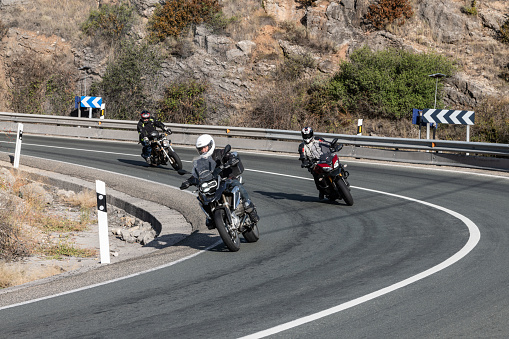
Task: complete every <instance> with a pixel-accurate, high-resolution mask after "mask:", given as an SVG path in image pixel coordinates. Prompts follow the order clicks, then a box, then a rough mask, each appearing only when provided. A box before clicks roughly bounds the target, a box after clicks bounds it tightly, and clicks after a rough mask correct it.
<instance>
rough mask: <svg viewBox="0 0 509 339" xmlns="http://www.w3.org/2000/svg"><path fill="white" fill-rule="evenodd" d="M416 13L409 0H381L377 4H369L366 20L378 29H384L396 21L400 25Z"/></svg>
mask: <svg viewBox="0 0 509 339" xmlns="http://www.w3.org/2000/svg"><path fill="white" fill-rule="evenodd" d="M412 15H414V12H413V10H412V7H411V6H410V4H409V3H408V0H380V1H379V2H378V3H377V4H372V5H370V6H369V9H368V13H367V14H366V20H367V21H368V22H370V23H371V24H372V25H373V26H374V27H375V28H377V29H384V28H385V27H386V26H387V25H390V24H392V23H393V22H396V23H397V24H398V26H402V25H403V24H404V23H405V19H409V18H411V17H412Z"/></svg>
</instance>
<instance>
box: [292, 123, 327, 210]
mask: <svg viewBox="0 0 509 339" xmlns="http://www.w3.org/2000/svg"><path fill="white" fill-rule="evenodd" d="M301 135H302V140H303V142H302V143H301V144H300V145H299V155H300V156H299V160H300V161H301V162H302V163H301V165H300V167H302V168H304V167H306V168H307V169H308V171H309V172H311V174H312V175H313V179H314V180H315V185H316V188H317V189H318V192H319V195H318V198H319V199H320V200H323V199H324V193H323V192H322V190H321V188H320V183H319V180H320V177H319V175H317V174H316V173H315V172H314V171H313V170H312V168H313V165H314V164H315V163H316V162H318V160H320V156H321V155H322V154H324V153H330V148H331V147H332V144H331V143H330V142H328V141H325V140H324V139H322V138H318V137H317V138H315V137H314V133H313V129H312V128H311V127H304V128H303V129H302V130H301Z"/></svg>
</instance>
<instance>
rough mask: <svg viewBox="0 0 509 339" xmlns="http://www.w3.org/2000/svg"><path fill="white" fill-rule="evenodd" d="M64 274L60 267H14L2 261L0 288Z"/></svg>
mask: <svg viewBox="0 0 509 339" xmlns="http://www.w3.org/2000/svg"><path fill="white" fill-rule="evenodd" d="M60 273H62V269H61V268H60V267H58V266H39V267H37V268H34V267H33V266H30V265H14V264H11V263H7V262H5V261H0V288H7V287H11V286H17V285H21V284H24V283H27V282H30V281H34V280H38V279H43V278H46V277H50V276H53V275H56V274H60Z"/></svg>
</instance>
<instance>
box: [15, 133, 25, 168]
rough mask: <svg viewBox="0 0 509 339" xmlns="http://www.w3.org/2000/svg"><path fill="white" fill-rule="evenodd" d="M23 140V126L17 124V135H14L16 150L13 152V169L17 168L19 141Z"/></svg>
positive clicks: (19, 150) (19, 154)
mask: <svg viewBox="0 0 509 339" xmlns="http://www.w3.org/2000/svg"><path fill="white" fill-rule="evenodd" d="M22 140H23V124H22V123H18V134H17V135H16V148H15V150H14V168H18V167H19V158H20V156H21V141H22Z"/></svg>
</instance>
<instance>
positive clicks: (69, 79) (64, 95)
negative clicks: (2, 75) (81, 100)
mask: <svg viewBox="0 0 509 339" xmlns="http://www.w3.org/2000/svg"><path fill="white" fill-rule="evenodd" d="M12 59H13V62H12V63H11V64H9V66H8V67H7V70H6V73H7V74H8V75H9V76H10V77H11V78H12V79H14V81H13V84H12V86H11V88H10V92H9V95H8V99H9V102H8V106H9V108H10V109H12V110H13V111H14V112H19V113H30V114H55V115H67V114H69V113H70V112H71V110H72V108H73V107H74V95H75V94H74V93H75V90H76V88H75V82H74V78H75V77H76V76H77V74H76V73H77V70H76V68H75V67H74V65H72V64H71V63H69V60H67V59H66V56H65V55H53V56H52V57H51V58H45V57H42V56H40V55H38V54H36V53H34V52H28V53H23V54H22V55H20V56H16V57H14V58H12Z"/></svg>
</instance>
